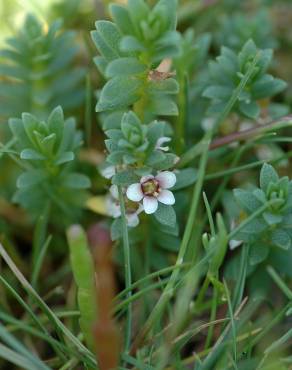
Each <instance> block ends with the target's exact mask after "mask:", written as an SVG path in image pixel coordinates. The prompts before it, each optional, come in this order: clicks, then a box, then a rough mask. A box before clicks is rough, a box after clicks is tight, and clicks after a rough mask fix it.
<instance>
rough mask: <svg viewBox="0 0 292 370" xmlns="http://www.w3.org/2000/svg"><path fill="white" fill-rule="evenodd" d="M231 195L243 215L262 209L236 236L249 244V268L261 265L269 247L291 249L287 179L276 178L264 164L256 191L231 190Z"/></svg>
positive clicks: (291, 195) (291, 196)
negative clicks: (232, 193)
mask: <svg viewBox="0 0 292 370" xmlns="http://www.w3.org/2000/svg"><path fill="white" fill-rule="evenodd" d="M234 196H235V198H236V200H237V202H238V204H239V205H240V207H241V208H242V209H243V210H244V212H246V214H247V215H252V214H255V212H257V211H258V210H259V209H263V208H265V209H264V210H263V212H262V214H260V215H259V216H257V217H255V218H254V219H253V221H252V223H249V224H248V225H246V226H245V227H243V228H242V229H241V230H240V232H239V233H238V234H237V235H236V237H237V238H239V239H240V240H242V241H244V242H245V243H248V244H249V245H250V263H251V265H256V264H258V263H261V262H263V261H264V260H265V259H266V258H267V257H268V255H269V252H270V249H271V248H281V249H284V250H288V249H289V248H291V245H292V239H291V238H292V234H291V216H292V183H291V181H290V180H289V178H288V177H287V176H284V177H282V178H279V175H278V174H277V172H276V171H275V169H274V168H273V167H272V166H271V165H269V164H265V165H264V166H263V167H262V169H261V173H260V188H256V189H252V190H242V189H235V190H234Z"/></svg>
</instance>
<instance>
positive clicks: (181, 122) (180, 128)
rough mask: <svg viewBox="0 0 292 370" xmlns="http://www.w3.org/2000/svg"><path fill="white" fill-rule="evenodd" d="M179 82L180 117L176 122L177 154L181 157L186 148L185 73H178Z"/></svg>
mask: <svg viewBox="0 0 292 370" xmlns="http://www.w3.org/2000/svg"><path fill="white" fill-rule="evenodd" d="M178 80H179V87H180V89H179V95H178V106H179V116H178V118H177V121H176V143H175V146H176V153H177V154H178V155H180V154H181V153H182V152H183V150H184V146H185V126H186V113H187V91H186V90H187V84H186V80H187V76H186V74H185V73H184V71H180V72H179V73H178Z"/></svg>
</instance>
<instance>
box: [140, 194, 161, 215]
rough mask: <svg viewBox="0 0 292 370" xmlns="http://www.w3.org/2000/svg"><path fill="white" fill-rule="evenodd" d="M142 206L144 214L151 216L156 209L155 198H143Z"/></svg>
mask: <svg viewBox="0 0 292 370" xmlns="http://www.w3.org/2000/svg"><path fill="white" fill-rule="evenodd" d="M143 206H144V211H145V213H147V214H148V215H151V213H154V212H155V211H156V210H157V208H158V200H157V199H156V198H155V197H144V199H143Z"/></svg>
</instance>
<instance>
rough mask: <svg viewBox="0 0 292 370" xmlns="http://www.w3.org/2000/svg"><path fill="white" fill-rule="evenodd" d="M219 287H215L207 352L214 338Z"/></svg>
mask: <svg viewBox="0 0 292 370" xmlns="http://www.w3.org/2000/svg"><path fill="white" fill-rule="evenodd" d="M218 293H219V292H218V287H217V286H216V285H214V293H213V297H212V307H211V315H210V323H211V325H210V326H209V329H208V334H207V339H206V344H205V350H207V349H208V348H209V347H210V345H211V341H212V338H213V333H214V321H215V319H216V314H217V305H218V302H217V301H218V296H219V294H218Z"/></svg>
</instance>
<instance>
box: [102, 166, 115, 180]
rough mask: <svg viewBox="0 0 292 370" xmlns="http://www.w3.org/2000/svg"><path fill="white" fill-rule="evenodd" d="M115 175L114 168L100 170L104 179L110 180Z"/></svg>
mask: <svg viewBox="0 0 292 370" xmlns="http://www.w3.org/2000/svg"><path fill="white" fill-rule="evenodd" d="M115 173H116V168H115V166H107V167H105V168H102V169H101V170H100V174H101V176H103V177H105V178H106V179H111V178H112V177H113V176H114V175H115Z"/></svg>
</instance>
